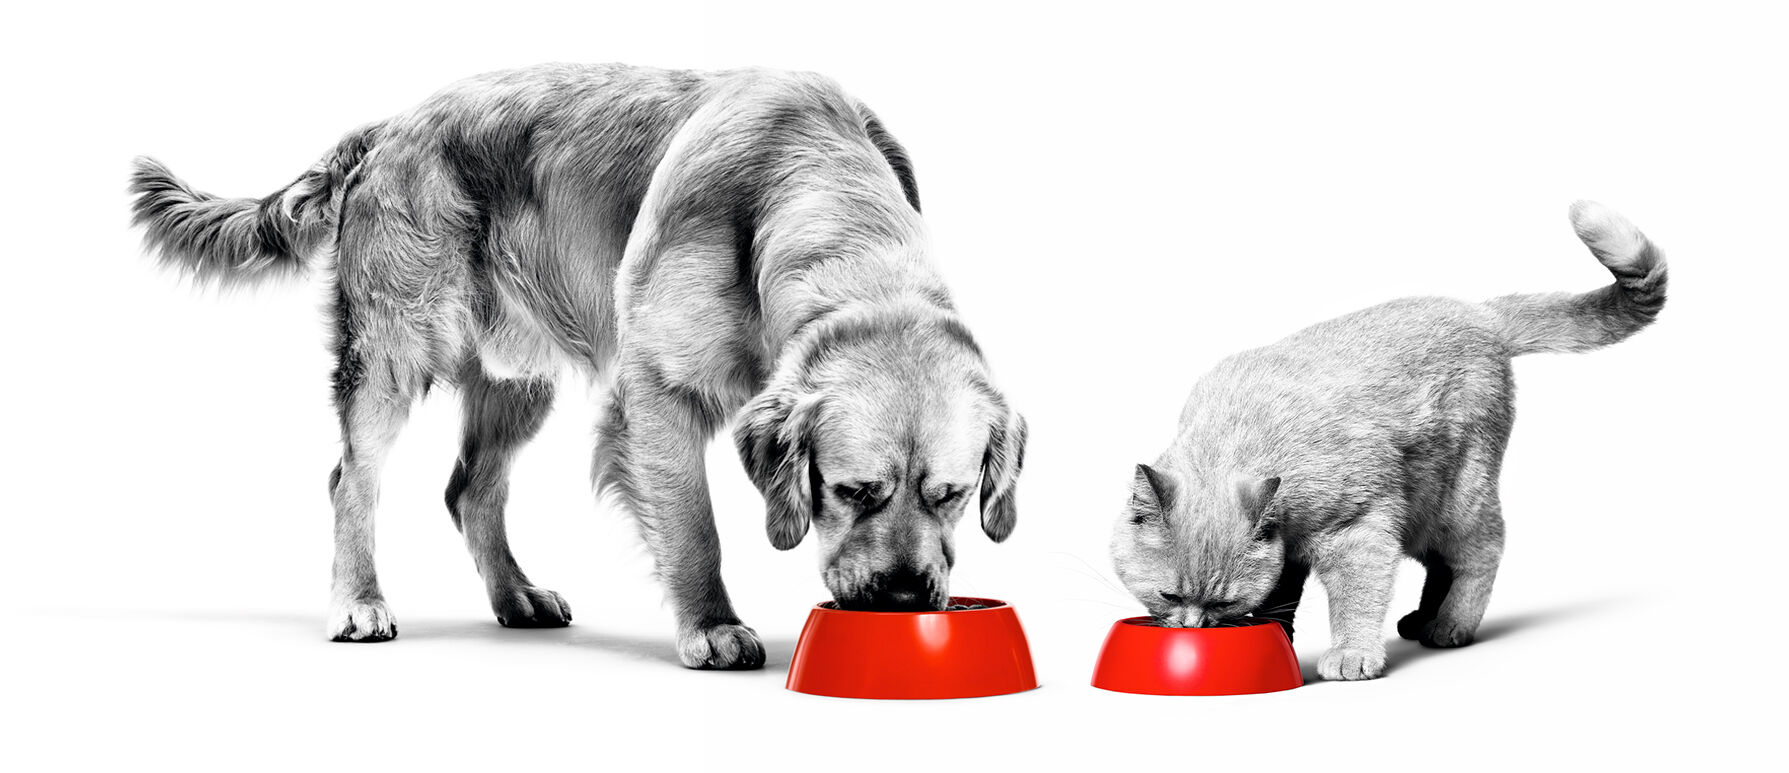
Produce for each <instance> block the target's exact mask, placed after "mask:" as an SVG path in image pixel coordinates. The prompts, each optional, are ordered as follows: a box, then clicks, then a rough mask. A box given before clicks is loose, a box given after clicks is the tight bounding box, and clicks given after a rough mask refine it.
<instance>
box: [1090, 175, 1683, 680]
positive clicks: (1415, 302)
mask: <svg viewBox="0 0 1789 773" xmlns="http://www.w3.org/2000/svg"><path fill="white" fill-rule="evenodd" d="M1571 216H1572V222H1573V223H1574V225H1575V226H1576V228H1577V232H1578V235H1579V237H1580V238H1582V239H1583V241H1584V242H1585V244H1586V245H1588V246H1589V247H1590V248H1591V251H1592V253H1593V254H1594V255H1595V256H1596V257H1597V259H1598V260H1599V261H1601V262H1602V263H1603V264H1604V265H1605V266H1607V267H1608V268H1609V270H1610V272H1611V273H1613V274H1614V275H1615V277H1616V282H1615V284H1613V285H1610V286H1607V287H1604V288H1600V289H1598V290H1593V291H1591V292H1588V293H1581V294H1567V293H1559V294H1549V295H1515V296H1508V297H1504V298H1497V299H1494V300H1492V301H1489V302H1486V303H1467V302H1463V301H1455V300H1449V299H1444V298H1407V299H1404V300H1398V301H1392V302H1390V303H1386V304H1382V305H1379V306H1374V307H1372V308H1368V309H1365V310H1362V311H1357V312H1354V313H1353V314H1348V315H1346V316H1343V317H1340V318H1337V319H1333V320H1330V321H1328V322H1323V323H1320V324H1318V325H1315V326H1312V327H1310V328H1307V329H1305V330H1303V331H1301V332H1299V333H1296V334H1294V335H1292V336H1290V337H1288V338H1286V339H1285V340H1283V341H1280V342H1279V343H1276V344H1274V345H1272V346H1267V347H1264V348H1260V349H1254V350H1251V351H1247V352H1242V353H1240V354H1237V355H1234V356H1232V357H1229V358H1227V359H1225V360H1224V361H1222V362H1220V363H1219V364H1218V365H1217V367H1216V368H1214V369H1213V370H1212V371H1211V372H1210V373H1208V374H1206V375H1205V376H1204V377H1203V378H1201V379H1200V380H1199V382H1198V383H1197V384H1196V385H1194V387H1193V392H1192V396H1191V397H1190V398H1189V399H1188V401H1187V405H1186V409H1185V411H1184V412H1183V413H1182V415H1181V419H1180V431H1179V434H1178V436H1177V438H1176V439H1175V441H1174V443H1173V445H1172V446H1170V447H1169V449H1168V450H1167V451H1166V452H1164V453H1163V454H1162V455H1161V456H1160V457H1159V458H1158V459H1157V460H1156V462H1155V464H1154V465H1139V466H1138V469H1137V474H1136V477H1135V480H1134V481H1133V483H1132V495H1131V500H1130V503H1129V505H1128V506H1127V508H1126V512H1125V515H1124V517H1122V518H1120V519H1119V522H1118V525H1117V527H1116V528H1115V529H1114V532H1113V537H1112V551H1113V559H1114V563H1115V564H1116V567H1117V571H1118V575H1119V577H1120V578H1121V579H1122V580H1123V581H1124V583H1125V586H1126V587H1127V588H1128V589H1130V591H1131V592H1132V593H1133V594H1135V595H1136V596H1137V597H1138V599H1139V600H1141V601H1142V602H1143V604H1144V605H1145V606H1146V607H1148V608H1149V611H1150V613H1151V614H1153V615H1155V616H1156V617H1157V618H1158V619H1160V620H1162V621H1163V623H1164V624H1167V625H1176V626H1207V625H1225V624H1229V623H1231V622H1233V621H1235V620H1236V619H1238V618H1240V617H1243V616H1247V615H1250V614H1253V615H1256V616H1259V617H1268V618H1273V619H1278V620H1281V621H1282V622H1283V623H1284V624H1285V625H1286V628H1287V630H1288V633H1290V631H1291V629H1292V622H1293V620H1294V615H1295V613H1296V611H1297V606H1298V600H1299V598H1300V594H1301V593H1302V591H1303V587H1304V582H1305V577H1306V575H1307V573H1309V572H1310V571H1313V570H1314V571H1315V572H1316V574H1317V576H1318V578H1319V579H1320V580H1321V581H1322V583H1323V586H1324V588H1325V589H1326V590H1327V591H1328V594H1329V601H1330V627H1331V631H1332V636H1333V640H1334V647H1333V648H1332V649H1331V650H1330V651H1329V652H1328V653H1327V654H1326V655H1324V657H1323V658H1322V659H1321V661H1320V662H1319V664H1318V671H1319V672H1320V673H1321V674H1322V675H1323V676H1324V677H1325V678H1328V679H1371V678H1375V677H1378V676H1379V675H1380V674H1381V673H1382V672H1383V669H1384V666H1385V646H1384V641H1383V639H1382V637H1381V629H1382V627H1383V624H1384V619H1385V615H1386V611H1387V607H1388V605H1389V604H1390V601H1391V591H1392V578H1393V572H1394V570H1395V569H1396V567H1397V564H1398V562H1399V559H1400V557H1401V556H1410V557H1414V558H1417V559H1419V560H1420V561H1422V562H1423V564H1424V565H1425V567H1427V569H1428V578H1427V581H1426V584H1425V588H1424V591H1423V600H1422V603H1421V605H1420V607H1419V608H1418V609H1417V610H1416V611H1415V612H1412V613H1411V614H1409V615H1407V616H1406V617H1405V618H1404V619H1403V620H1402V621H1400V622H1399V624H1398V631H1399V633H1400V634H1401V635H1403V636H1404V637H1406V638H1411V639H1416V640H1418V641H1420V642H1422V643H1423V644H1425V645H1428V646H1435V647H1456V646H1461V645H1464V644H1468V643H1470V642H1471V641H1472V638H1473V635H1474V633H1475V632H1476V631H1477V629H1478V625H1479V622H1480V620H1481V619H1482V617H1483V615H1484V611H1485V606H1486V604H1487V603H1488V602H1489V600H1490V594H1491V585H1492V582H1493V580H1494V579H1495V577H1496V572H1497V566H1498V563H1499V560H1500V558H1501V556H1502V549H1503V515H1502V510H1501V507H1500V506H1499V503H1498V497H1497V478H1498V472H1499V469H1500V467H1501V465H1502V461H1503V452H1504V448H1505V445H1506V444H1507V442H1508V440H1509V433H1510V427H1511V424H1512V422H1513V421H1514V418H1515V413H1514V402H1513V401H1514V385H1513V382H1512V380H1511V371H1510V358H1512V357H1514V356H1516V355H1519V354H1525V353H1529V352H1542V351H1582V350H1585V349H1591V348H1596V347H1599V346H1606V345H1609V344H1612V343H1615V342H1617V341H1620V340H1622V339H1625V338H1627V337H1628V336H1631V335H1633V334H1634V333H1635V332H1638V331H1639V330H1640V329H1641V328H1644V327H1646V326H1647V325H1648V324H1650V323H1651V322H1652V321H1653V320H1654V319H1655V318H1656V317H1657V316H1658V313H1659V311H1660V309H1662V308H1663V306H1664V302H1665V285H1666V268H1665V260H1664V256H1663V254H1662V253H1661V252H1660V251H1659V250H1658V249H1657V248H1656V247H1654V246H1653V245H1652V244H1651V243H1650V242H1649V241H1647V239H1646V237H1645V236H1644V235H1642V234H1641V233H1640V231H1639V230H1638V229H1636V228H1634V227H1633V226H1632V225H1631V224H1629V223H1628V222H1627V220H1625V219H1623V218H1622V217H1621V216H1620V215H1617V214H1615V213H1614V212H1611V211H1609V210H1607V209H1604V208H1602V207H1600V206H1598V205H1596V204H1592V203H1589V202H1579V203H1578V204H1576V205H1574V206H1573V207H1572V211H1571Z"/></svg>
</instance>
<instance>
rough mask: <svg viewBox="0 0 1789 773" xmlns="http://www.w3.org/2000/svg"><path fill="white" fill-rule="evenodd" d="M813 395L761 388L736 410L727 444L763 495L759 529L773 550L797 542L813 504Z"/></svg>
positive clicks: (815, 499)
mask: <svg viewBox="0 0 1789 773" xmlns="http://www.w3.org/2000/svg"><path fill="white" fill-rule="evenodd" d="M819 407H820V399H819V398H818V397H811V396H802V395H795V394H791V393H789V392H787V391H784V390H780V389H770V390H766V391H765V392H764V393H763V394H760V395H758V396H757V397H756V398H753V399H752V401H751V402H750V403H747V404H746V406H745V408H743V409H741V410H740V412H739V421H738V423H737V424H736V426H735V427H734V429H733V443H734V445H736V446H737V447H738V448H739V459H740V461H741V462H743V463H744V464H745V471H746V474H747V475H750V476H751V478H752V483H754V484H756V485H757V487H758V491H759V492H760V493H762V494H763V495H764V531H765V533H766V534H768V535H769V536H770V544H772V545H775V546H776V549H777V550H788V549H790V548H793V547H795V546H796V545H799V544H801V539H802V538H803V537H805V536H807V533H808V523H809V522H810V521H811V520H812V519H813V515H814V508H815V507H817V506H818V504H819V492H818V491H815V486H816V480H815V479H816V475H815V472H814V442H813V424H814V421H815V419H816V417H817V415H818V412H819Z"/></svg>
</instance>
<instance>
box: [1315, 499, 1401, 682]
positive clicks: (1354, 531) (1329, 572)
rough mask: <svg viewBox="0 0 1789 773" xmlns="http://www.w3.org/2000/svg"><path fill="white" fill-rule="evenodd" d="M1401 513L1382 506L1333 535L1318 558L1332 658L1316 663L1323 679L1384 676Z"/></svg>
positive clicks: (1398, 554)
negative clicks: (1385, 633) (1326, 595)
mask: <svg viewBox="0 0 1789 773" xmlns="http://www.w3.org/2000/svg"><path fill="white" fill-rule="evenodd" d="M1398 512H1399V511H1398V510H1397V509H1396V508H1394V507H1391V506H1381V507H1378V508H1375V509H1374V510H1373V511H1371V512H1370V513H1369V514H1368V515H1367V517H1364V518H1361V519H1360V520H1358V521H1356V522H1355V523H1354V524H1352V525H1350V526H1347V527H1344V528H1343V529H1341V530H1340V531H1338V532H1336V533H1334V534H1331V535H1329V536H1328V537H1327V538H1325V539H1324V540H1323V544H1322V549H1321V551H1320V552H1319V554H1318V556H1317V563H1316V570H1317V579H1318V580H1320V581H1321V582H1322V583H1323V589H1324V590H1325V591H1326V592H1327V593H1328V594H1329V629H1330V638H1331V640H1332V642H1333V643H1332V644H1331V645H1330V649H1329V652H1326V653H1324V655H1323V657H1322V658H1321V659H1320V660H1318V661H1317V673H1318V674H1319V675H1321V676H1322V677H1323V678H1324V679H1338V680H1348V681H1352V680H1358V679H1377V678H1379V676H1380V675H1381V674H1384V673H1385V636H1384V630H1385V616H1386V613H1387V612H1388V611H1389V610H1390V609H1391V596H1392V581H1393V579H1394V578H1395V576H1396V574H1397V567H1398V561H1399V559H1400V552H1399V549H1398V538H1397V536H1396V535H1397V533H1398V532H1397V529H1396V524H1398V523H1399V522H1400V520H1401V519H1400V518H1399V517H1398V515H1397V514H1398Z"/></svg>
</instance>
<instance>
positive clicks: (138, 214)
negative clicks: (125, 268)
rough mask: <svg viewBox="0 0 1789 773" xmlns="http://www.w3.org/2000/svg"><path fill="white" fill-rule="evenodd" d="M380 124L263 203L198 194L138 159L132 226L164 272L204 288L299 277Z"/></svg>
mask: <svg viewBox="0 0 1789 773" xmlns="http://www.w3.org/2000/svg"><path fill="white" fill-rule="evenodd" d="M379 128H380V127H379V126H378V125H373V126H367V127H364V128H361V129H358V130H356V131H354V132H352V133H350V134H348V136H346V137H343V138H342V141H341V142H340V143H338V144H337V145H336V146H335V148H334V149H332V150H330V151H329V152H328V153H327V154H325V155H324V156H323V158H322V159H321V160H319V161H318V162H317V164H316V166H313V167H311V169H310V171H308V172H305V173H304V174H303V175H302V176H300V177H299V178H298V179H297V180H294V181H292V182H291V183H290V184H288V185H287V186H286V187H284V188H281V189H280V190H279V191H278V192H276V193H274V194H273V195H271V196H268V197H266V198H263V199H225V198H218V197H216V196H213V195H211V194H209V193H201V192H199V191H195V190H193V189H192V188H191V187H189V186H188V185H187V184H186V183H184V182H182V181H181V180H180V178H178V177H175V176H174V173H173V172H170V171H168V168H167V167H165V166H162V164H161V162H159V161H156V160H155V159H152V158H148V157H146V156H142V157H138V158H137V160H136V163H135V168H134V169H133V170H132V171H131V176H130V192H131V194H133V195H134V196H136V199H135V200H134V201H132V202H131V211H132V218H131V223H132V224H133V225H140V226H143V227H144V233H143V244H144V246H145V248H147V249H148V250H149V251H151V252H154V253H155V254H156V256H157V259H158V260H160V261H161V263H162V265H164V266H171V267H174V268H176V269H178V270H180V271H181V272H182V273H185V274H187V275H189V276H192V277H193V278H195V279H197V280H198V281H200V282H202V283H216V284H222V285H236V284H250V283H255V282H260V281H263V280H267V279H273V278H278V277H286V276H293V275H296V274H298V273H301V272H302V271H303V270H304V268H305V265H306V262H307V261H308V260H309V259H310V258H311V257H312V256H313V255H314V254H315V253H316V252H317V251H318V248H319V247H320V246H322V245H324V244H328V243H330V242H331V241H332V240H333V239H334V236H335V224H336V219H337V216H338V213H339V212H340V210H341V199H342V195H343V193H345V192H346V190H347V188H348V182H349V179H350V178H351V177H352V175H353V174H354V170H355V169H356V168H357V167H359V166H360V163H361V161H362V160H363V159H365V158H366V156H367V153H369V152H370V151H371V150H372V148H373V146H374V144H375V143H376V142H377V140H378V135H379Z"/></svg>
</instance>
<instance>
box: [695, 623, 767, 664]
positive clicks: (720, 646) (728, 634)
mask: <svg viewBox="0 0 1789 773" xmlns="http://www.w3.org/2000/svg"><path fill="white" fill-rule="evenodd" d="M677 656H678V657H679V658H681V659H682V660H683V664H684V665H685V666H689V667H690V668H702V669H716V670H718V669H749V668H762V667H763V666H764V645H763V644H762V643H761V642H759V641H758V632H757V631H754V630H752V629H750V628H747V627H745V626H743V625H737V624H734V625H716V626H712V627H709V628H698V629H694V630H689V631H684V632H682V633H679V634H678V635H677Z"/></svg>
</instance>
